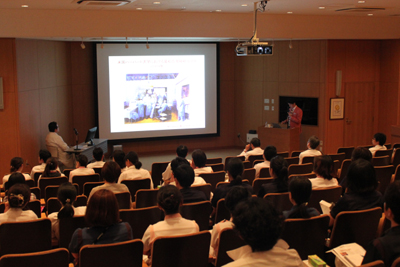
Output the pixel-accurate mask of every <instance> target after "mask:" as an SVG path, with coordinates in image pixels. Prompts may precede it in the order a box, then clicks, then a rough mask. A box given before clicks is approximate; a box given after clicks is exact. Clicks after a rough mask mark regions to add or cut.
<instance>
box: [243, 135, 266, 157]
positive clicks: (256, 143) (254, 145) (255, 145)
mask: <svg viewBox="0 0 400 267" xmlns="http://www.w3.org/2000/svg"><path fill="white" fill-rule="evenodd" d="M260 146H261V142H260V139H258V138H256V137H255V138H253V139H251V141H250V144H247V145H246V146H245V147H244V149H243V151H242V153H240V155H239V156H244V157H245V160H248V159H249V156H252V155H262V154H263V153H264V150H262V148H261V147H260Z"/></svg>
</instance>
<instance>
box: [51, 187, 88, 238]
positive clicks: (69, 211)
mask: <svg viewBox="0 0 400 267" xmlns="http://www.w3.org/2000/svg"><path fill="white" fill-rule="evenodd" d="M76 195H77V192H76V188H75V186H73V185H72V184H71V183H63V184H62V185H60V187H59V188H58V191H57V198H58V200H59V201H60V202H61V205H62V207H61V209H60V211H58V212H53V213H51V214H49V216H47V218H49V219H50V221H51V236H52V239H53V240H54V241H57V240H58V239H59V237H60V232H59V220H60V219H63V218H72V217H74V216H79V215H85V213H86V206H85V207H77V208H75V207H74V206H73V203H74V201H75V199H76Z"/></svg>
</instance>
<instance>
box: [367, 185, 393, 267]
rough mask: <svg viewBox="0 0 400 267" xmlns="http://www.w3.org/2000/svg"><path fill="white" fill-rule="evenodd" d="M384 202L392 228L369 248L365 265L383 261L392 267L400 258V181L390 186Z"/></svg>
mask: <svg viewBox="0 0 400 267" xmlns="http://www.w3.org/2000/svg"><path fill="white" fill-rule="evenodd" d="M384 200H385V205H384V207H385V209H384V210H385V217H386V218H387V219H388V220H390V223H391V228H390V229H389V230H387V231H386V232H385V233H384V234H383V235H382V236H381V237H379V238H377V239H375V240H374V241H373V242H372V243H371V244H370V245H369V246H368V247H367V252H366V253H365V256H364V260H363V264H367V263H370V262H373V261H376V260H382V261H384V263H385V266H392V263H393V262H394V261H395V260H396V259H397V258H398V257H400V226H399V224H400V181H395V182H393V183H391V184H390V185H389V187H388V188H387V189H386V192H385V197H384Z"/></svg>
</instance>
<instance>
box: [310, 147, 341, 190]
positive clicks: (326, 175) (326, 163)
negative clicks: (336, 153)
mask: <svg viewBox="0 0 400 267" xmlns="http://www.w3.org/2000/svg"><path fill="white" fill-rule="evenodd" d="M314 173H315V174H316V175H317V177H316V178H312V179H310V181H311V184H312V189H318V188H327V187H332V186H338V185H339V183H338V181H337V179H336V178H333V176H334V175H335V174H334V168H333V160H332V158H331V157H330V156H328V155H324V156H320V157H315V158H314Z"/></svg>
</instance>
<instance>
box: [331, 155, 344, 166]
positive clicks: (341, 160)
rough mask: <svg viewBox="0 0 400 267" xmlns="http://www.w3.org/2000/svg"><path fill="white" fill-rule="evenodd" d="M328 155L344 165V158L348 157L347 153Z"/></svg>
mask: <svg viewBox="0 0 400 267" xmlns="http://www.w3.org/2000/svg"><path fill="white" fill-rule="evenodd" d="M328 156H330V157H331V159H332V160H333V161H335V160H338V161H339V163H340V166H342V162H343V160H345V159H346V154H345V153H338V154H328Z"/></svg>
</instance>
